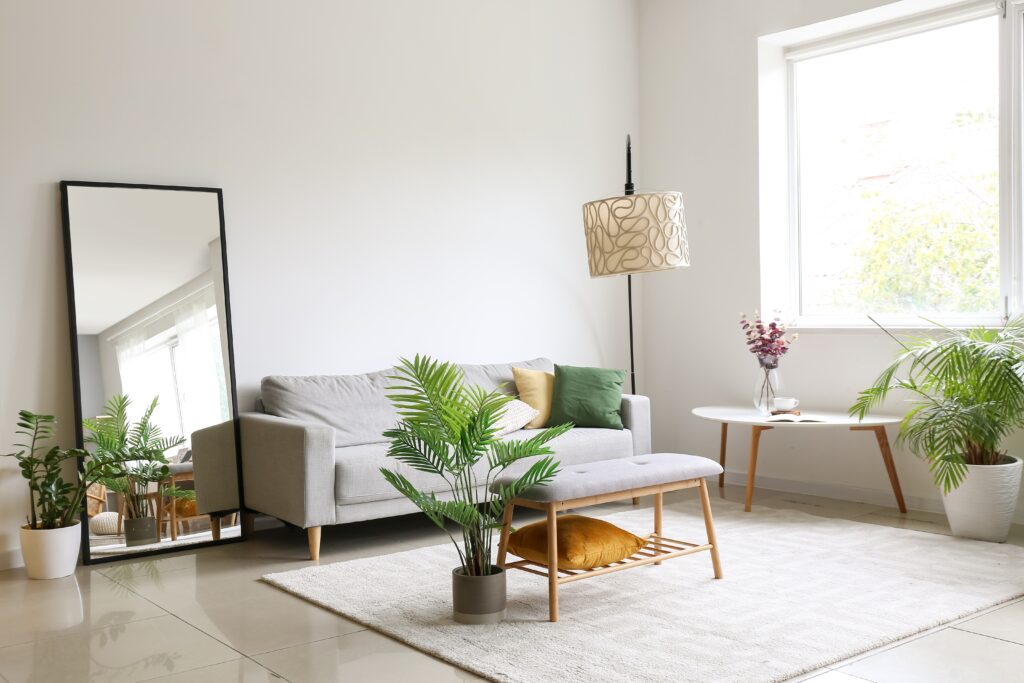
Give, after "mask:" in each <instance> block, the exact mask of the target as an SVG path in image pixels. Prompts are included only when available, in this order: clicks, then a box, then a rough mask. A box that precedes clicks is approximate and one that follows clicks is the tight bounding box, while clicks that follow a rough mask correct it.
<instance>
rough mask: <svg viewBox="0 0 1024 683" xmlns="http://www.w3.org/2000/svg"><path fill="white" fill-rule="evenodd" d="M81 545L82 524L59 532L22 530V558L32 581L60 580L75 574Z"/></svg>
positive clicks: (24, 527)
mask: <svg viewBox="0 0 1024 683" xmlns="http://www.w3.org/2000/svg"><path fill="white" fill-rule="evenodd" d="M81 545H82V524H81V522H75V523H74V524H72V525H71V526H66V527H62V528H60V529H30V528H29V527H28V525H25V526H23V527H21V554H22V556H23V557H24V558H25V571H26V572H27V573H28V578H30V579H59V578H60V577H62V576H69V575H71V574H73V573H74V572H75V565H77V564H78V550H79V548H80V547H81Z"/></svg>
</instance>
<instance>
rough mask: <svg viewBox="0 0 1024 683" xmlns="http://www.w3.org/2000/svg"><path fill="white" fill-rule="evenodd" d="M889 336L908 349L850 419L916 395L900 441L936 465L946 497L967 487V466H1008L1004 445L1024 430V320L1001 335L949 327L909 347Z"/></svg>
mask: <svg viewBox="0 0 1024 683" xmlns="http://www.w3.org/2000/svg"><path fill="white" fill-rule="evenodd" d="M872 322H874V320H872ZM875 324H876V325H877V324H878V323H877V322H876V323H875ZM879 327H882V326H881V325H879ZM882 330H883V331H885V332H886V334H888V335H889V336H890V337H892V338H893V339H895V340H896V341H897V342H898V343H899V344H900V345H901V346H902V347H903V351H902V353H900V354H899V356H897V358H896V360H894V361H893V362H892V363H891V364H890V365H889V366H888V367H887V368H886V369H885V370H883V371H882V373H881V374H880V375H879V376H878V379H876V380H875V383H874V384H872V385H871V387H869V388H868V389H865V390H864V391H862V392H861V393H860V395H859V397H858V398H857V401H856V403H854V404H853V406H852V407H851V408H850V414H851V415H853V416H855V417H858V418H860V419H864V417H865V416H866V415H867V414H868V412H869V411H870V410H871V409H872V408H874V407H875V406H877V405H879V404H880V403H882V401H884V400H885V398H886V397H887V396H888V395H889V394H890V392H892V391H894V390H902V391H905V392H907V393H909V394H910V396H911V402H912V407H911V409H910V412H908V413H907V414H906V416H905V417H904V418H903V422H902V423H901V425H900V435H899V440H898V443H899V442H903V443H905V444H906V445H907V446H908V447H909V449H910V450H911V452H913V453H914V454H915V455H917V456H919V457H921V458H923V459H924V460H926V461H927V462H928V468H929V470H930V471H931V473H932V476H933V477H934V479H935V483H936V484H937V485H938V486H939V487H940V488H942V490H943V491H944V492H945V493H949V492H950V491H952V490H953V489H955V488H957V487H959V486H960V484H961V483H963V480H964V477H965V476H967V465H996V464H999V463H1000V462H1001V461H1003V459H1004V457H1005V455H1006V453H1005V451H1003V449H1002V446H1001V444H1002V442H1003V440H1004V439H1005V438H1006V437H1007V435H1009V434H1010V433H1011V432H1012V431H1013V430H1015V429H1017V428H1018V427H1021V426H1024V317H1017V318H1014V319H1012V320H1009V321H1008V322H1007V323H1006V324H1005V325H1004V326H1003V327H1001V328H997V329H992V328H984V327H977V328H972V329H966V330H954V329H949V328H941V332H940V334H939V335H938V336H935V337H920V338H908V339H907V340H905V341H904V340H900V339H897V338H896V337H895V336H894V335H892V334H891V333H890V332H889V331H888V330H885V328H884V327H882Z"/></svg>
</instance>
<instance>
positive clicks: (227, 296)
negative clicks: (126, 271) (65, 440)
mask: <svg viewBox="0 0 1024 683" xmlns="http://www.w3.org/2000/svg"><path fill="white" fill-rule="evenodd" d="M69 187H115V188H125V189H136V190H174V191H179V192H210V193H213V194H216V195H217V210H218V213H219V214H220V215H219V218H220V242H221V267H222V268H223V271H224V324H225V325H226V326H227V341H228V360H229V365H230V367H229V368H228V379H229V383H230V387H229V391H230V392H231V420H232V423H233V425H234V433H235V469H236V472H237V475H238V509H237V510H235V511H234V512H237V513H238V515H239V526H240V530H239V531H240V533H239V535H238V536H237V537H234V538H222V539H220V540H217V541H213V540H211V541H201V542H199V543H194V544H190V545H184V546H171V547H169V548H155V549H152V550H144V551H139V552H135V553H123V554H119V555H115V556H111V557H96V558H94V557H92V556H91V553H90V548H89V516H88V501H87V500H86V501H83V503H82V511H81V520H82V524H81V526H82V564H86V565H89V564H104V563H107V562H120V561H121V560H128V559H136V558H139V557H149V556H152V555H162V554H165V553H173V552H181V551H183V550H193V549H196V548H207V547H210V546H216V545H227V544H229V543H239V542H241V541H244V540H245V539H246V537H247V533H246V525H245V524H244V522H243V516H244V510H245V501H244V488H243V486H242V440H241V436H242V435H241V428H240V423H239V419H238V392H237V390H236V387H235V345H234V330H233V329H232V325H231V288H230V284H229V283H230V279H231V278H230V277H229V276H228V247H227V235H225V231H224V193H223V191H222V190H221V189H220V188H219V187H189V186H186V185H149V184H139V183H104V182H92V181H85V180H62V181H60V209H61V219H62V221H63V228H64V274H65V277H66V278H67V297H68V332H69V335H68V336H69V341H70V344H71V376H72V383H73V388H72V391H73V392H74V400H75V444H76V446H77V447H78V448H84V447H85V434H84V430H83V429H82V417H83V416H82V390H81V389H82V387H81V375H80V368H79V358H78V321H77V315H76V310H75V278H74V261H73V259H72V250H71V215H70V211H69V208H68V188H69ZM78 467H79V471H81V469H82V467H83V463H82V462H79V463H78ZM226 512H228V511H226Z"/></svg>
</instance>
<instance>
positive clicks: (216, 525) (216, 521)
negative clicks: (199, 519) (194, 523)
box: [210, 515, 220, 541]
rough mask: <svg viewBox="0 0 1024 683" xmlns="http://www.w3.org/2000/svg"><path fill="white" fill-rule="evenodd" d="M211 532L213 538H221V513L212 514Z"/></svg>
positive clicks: (217, 539)
mask: <svg viewBox="0 0 1024 683" xmlns="http://www.w3.org/2000/svg"><path fill="white" fill-rule="evenodd" d="M210 534H211V535H212V536H213V540H215V541H219V540H220V515H210Z"/></svg>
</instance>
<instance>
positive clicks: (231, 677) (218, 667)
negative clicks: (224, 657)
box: [154, 658, 285, 683]
mask: <svg viewBox="0 0 1024 683" xmlns="http://www.w3.org/2000/svg"><path fill="white" fill-rule="evenodd" d="M154 680H155V681H159V683H229V682H230V683H281V681H284V680H285V679H284V678H282V677H281V676H278V675H277V674H276V673H274V672H273V671H271V670H270V669H267V668H265V667H263V666H261V665H259V664H257V663H256V662H254V661H253V660H251V659H248V658H246V659H235V660H232V661H230V662H224V663H223V664H214V665H212V666H204V667H203V668H201V669H191V670H189V671H182V672H180V673H175V674H169V675H167V676H161V677H160V678H157V679H154Z"/></svg>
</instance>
